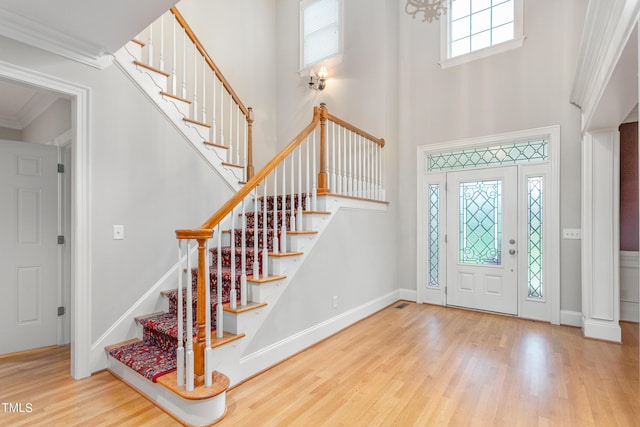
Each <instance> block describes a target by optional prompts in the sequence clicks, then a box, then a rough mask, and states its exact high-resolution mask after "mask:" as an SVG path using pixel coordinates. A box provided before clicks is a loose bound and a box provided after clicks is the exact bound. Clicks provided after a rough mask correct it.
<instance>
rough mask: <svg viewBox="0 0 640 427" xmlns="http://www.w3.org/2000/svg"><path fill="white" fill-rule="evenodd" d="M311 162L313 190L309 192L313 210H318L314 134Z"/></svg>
mask: <svg viewBox="0 0 640 427" xmlns="http://www.w3.org/2000/svg"><path fill="white" fill-rule="evenodd" d="M312 153H313V162H312V164H311V178H312V179H313V190H311V197H313V210H314V211H317V210H318V172H317V167H318V164H317V163H316V132H315V131H314V132H313V148H312Z"/></svg>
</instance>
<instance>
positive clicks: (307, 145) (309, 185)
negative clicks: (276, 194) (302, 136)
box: [304, 136, 313, 211]
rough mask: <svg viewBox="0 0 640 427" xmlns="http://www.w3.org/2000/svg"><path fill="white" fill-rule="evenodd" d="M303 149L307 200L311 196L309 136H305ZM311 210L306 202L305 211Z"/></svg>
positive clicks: (309, 204)
mask: <svg viewBox="0 0 640 427" xmlns="http://www.w3.org/2000/svg"><path fill="white" fill-rule="evenodd" d="M304 146H305V148H306V149H307V150H306V151H307V168H306V169H305V171H306V175H307V177H306V178H307V198H309V196H310V195H311V193H312V191H313V189H312V186H311V180H310V179H309V173H310V172H311V165H310V164H309V146H310V144H309V136H307V138H306V140H305V144H304ZM310 209H311V203H310V202H308V201H307V203H306V204H305V209H304V210H305V211H308V210H310Z"/></svg>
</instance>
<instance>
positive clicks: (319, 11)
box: [300, 0, 342, 69]
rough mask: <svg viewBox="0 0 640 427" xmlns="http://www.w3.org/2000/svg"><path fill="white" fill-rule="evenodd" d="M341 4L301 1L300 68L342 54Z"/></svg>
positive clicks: (332, 0) (324, 0) (338, 1)
mask: <svg viewBox="0 0 640 427" xmlns="http://www.w3.org/2000/svg"><path fill="white" fill-rule="evenodd" d="M341 33H342V0H301V1H300V35H301V41H300V68H301V69H305V68H308V67H309V66H311V65H313V64H316V63H318V62H320V61H323V60H327V59H329V58H334V57H339V56H340V55H341V54H342V34H341Z"/></svg>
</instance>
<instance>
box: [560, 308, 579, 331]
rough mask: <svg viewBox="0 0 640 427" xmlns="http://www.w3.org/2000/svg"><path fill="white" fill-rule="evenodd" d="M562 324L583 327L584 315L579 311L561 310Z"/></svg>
mask: <svg viewBox="0 0 640 427" xmlns="http://www.w3.org/2000/svg"><path fill="white" fill-rule="evenodd" d="M560 324H561V325H568V326H575V327H578V328H581V327H582V313H580V312H579V311H569V310H560Z"/></svg>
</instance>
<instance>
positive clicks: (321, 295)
mask: <svg viewBox="0 0 640 427" xmlns="http://www.w3.org/2000/svg"><path fill="white" fill-rule="evenodd" d="M344 3H345V11H344V12H345V36H344V45H345V52H344V59H343V62H342V63H341V64H339V65H337V66H335V67H330V68H329V73H330V78H329V80H328V82H327V88H326V89H325V90H324V91H322V92H316V91H311V90H310V89H309V88H308V87H307V82H308V77H306V76H300V74H299V73H298V67H299V44H298V43H299V22H298V17H299V9H298V7H299V6H298V4H299V2H298V0H279V1H278V2H277V19H276V20H277V64H276V66H277V73H276V74H277V89H278V90H277V94H278V96H277V111H278V122H277V135H278V139H277V142H278V147H279V148H282V147H283V146H284V145H286V144H288V143H289V142H290V141H291V139H292V138H294V137H295V136H296V135H297V134H298V133H299V132H300V131H301V130H302V129H303V128H304V127H305V126H306V125H307V124H308V123H309V122H310V121H311V118H312V109H313V106H317V105H319V104H320V102H326V104H327V107H328V109H329V111H330V112H331V113H332V114H334V115H336V116H338V117H340V118H342V119H344V120H346V121H348V122H350V123H352V124H354V125H356V126H358V127H360V128H361V129H363V130H366V131H367V132H369V133H371V134H373V135H375V136H378V137H382V138H385V140H386V145H385V148H384V150H383V151H384V155H385V159H384V161H385V174H386V189H387V198H388V200H389V201H390V204H389V206H388V209H387V210H386V211H385V212H365V211H351V210H340V211H339V212H338V213H337V214H336V217H335V218H334V219H333V220H332V222H331V224H330V226H329V227H328V228H327V230H326V231H325V233H324V234H323V235H322V238H321V239H320V241H319V242H318V244H317V246H316V247H315V248H314V250H313V252H312V253H311V254H310V255H309V258H307V260H306V261H305V263H304V264H303V265H302V266H301V269H300V271H298V273H297V274H296V276H295V278H294V279H293V280H292V282H291V283H290V284H289V286H288V288H287V289H286V291H285V293H284V294H283V295H282V297H281V298H280V299H279V300H278V303H277V305H276V306H275V307H273V308H272V311H271V312H270V314H269V317H268V318H267V319H266V321H265V323H264V324H263V325H262V326H261V329H260V331H259V333H258V334H257V335H256V337H255V338H254V340H253V341H252V342H251V344H250V345H249V347H248V348H247V353H249V354H251V353H254V352H258V351H259V350H260V349H263V348H266V347H268V346H269V345H272V344H274V343H278V342H280V341H281V340H285V339H287V338H288V337H293V336H295V335H296V334H297V333H300V332H302V331H305V330H308V329H309V328H313V327H314V326H316V325H321V324H323V322H327V321H329V320H330V319H332V318H335V317H336V316H340V315H342V314H344V313H347V312H350V311H351V310H358V308H359V307H362V306H364V305H366V304H367V303H369V302H371V301H374V300H376V299H379V298H382V297H384V296H386V295H388V294H389V293H391V292H393V291H396V290H398V289H400V288H413V284H409V285H408V286H407V284H406V283H403V282H401V281H400V280H398V279H397V267H396V264H397V251H396V233H395V230H396V227H397V222H396V218H397V216H398V211H397V206H398V199H397V193H398V192H397V179H396V177H397V153H398V142H397V103H398V97H397V90H396V87H397V36H396V35H397V33H398V29H397V19H398V10H397V7H396V4H395V2H392V1H388V0H375V1H371V0H348V1H345V2H344ZM307 76H308V74H307ZM333 296H337V297H338V307H337V308H336V309H334V308H332V298H333Z"/></svg>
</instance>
